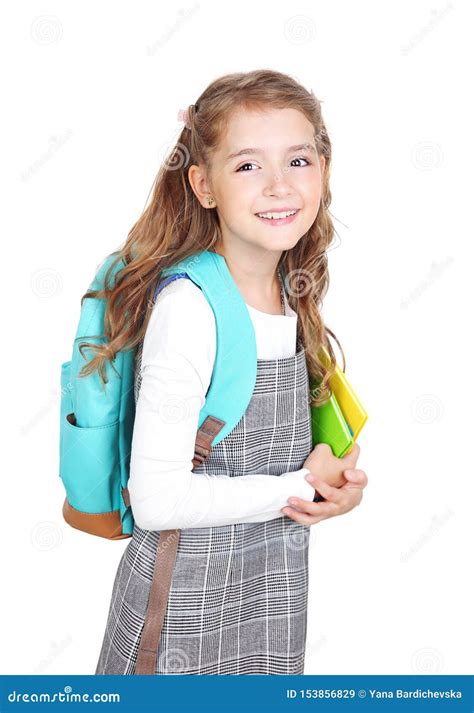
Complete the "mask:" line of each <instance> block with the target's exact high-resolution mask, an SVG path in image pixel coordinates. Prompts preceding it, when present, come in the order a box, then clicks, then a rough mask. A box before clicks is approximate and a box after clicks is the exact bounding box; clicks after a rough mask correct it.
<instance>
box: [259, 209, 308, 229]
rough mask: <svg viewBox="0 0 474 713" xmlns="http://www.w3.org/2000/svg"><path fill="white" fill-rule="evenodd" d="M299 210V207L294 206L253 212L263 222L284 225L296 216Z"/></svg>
mask: <svg viewBox="0 0 474 713" xmlns="http://www.w3.org/2000/svg"><path fill="white" fill-rule="evenodd" d="M300 210H301V209H300V208H294V209H293V210H285V211H267V212H265V213H255V216H256V217H257V218H259V219H260V220H262V221H263V222H264V223H268V224H272V225H285V224H286V223H291V222H292V221H293V220H294V219H295V218H296V216H297V215H298V213H299V212H300Z"/></svg>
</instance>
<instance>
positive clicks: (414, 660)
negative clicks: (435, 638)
mask: <svg viewBox="0 0 474 713" xmlns="http://www.w3.org/2000/svg"><path fill="white" fill-rule="evenodd" d="M443 666H444V661H443V656H442V654H441V652H440V651H438V649H431V648H429V647H426V648H423V649H418V650H417V651H415V652H414V654H413V656H412V657H411V667H412V669H413V670H414V671H415V673H421V674H436V673H440V671H442V669H443Z"/></svg>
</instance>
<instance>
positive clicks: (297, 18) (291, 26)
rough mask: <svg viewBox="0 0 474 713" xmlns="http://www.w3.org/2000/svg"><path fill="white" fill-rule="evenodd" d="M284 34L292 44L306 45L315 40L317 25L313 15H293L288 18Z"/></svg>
mask: <svg viewBox="0 0 474 713" xmlns="http://www.w3.org/2000/svg"><path fill="white" fill-rule="evenodd" d="M283 34H284V36H285V39H286V40H288V42H290V43H291V44H292V45H304V44H307V43H308V42H312V41H313V40H314V38H315V36H316V27H315V25H314V22H313V20H312V18H311V17H308V16H307V15H293V17H290V18H289V19H288V20H286V22H285V27H284V31H283Z"/></svg>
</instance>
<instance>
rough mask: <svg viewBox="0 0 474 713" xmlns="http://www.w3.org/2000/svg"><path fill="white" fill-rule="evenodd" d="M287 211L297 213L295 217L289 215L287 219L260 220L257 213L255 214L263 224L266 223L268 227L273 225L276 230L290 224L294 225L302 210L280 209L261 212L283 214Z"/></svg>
mask: <svg viewBox="0 0 474 713" xmlns="http://www.w3.org/2000/svg"><path fill="white" fill-rule="evenodd" d="M287 210H296V213H294V215H289V216H288V217H287V218H276V219H272V218H260V216H259V215H257V213H255V217H256V218H258V220H260V222H262V223H266V225H273V227H274V228H276V227H277V226H278V225H287V224H288V223H292V222H293V221H294V220H296V217H297V215H298V213H299V212H300V210H301V208H279V209H278V210H262V211H259V212H260V213H283V212H284V211H287Z"/></svg>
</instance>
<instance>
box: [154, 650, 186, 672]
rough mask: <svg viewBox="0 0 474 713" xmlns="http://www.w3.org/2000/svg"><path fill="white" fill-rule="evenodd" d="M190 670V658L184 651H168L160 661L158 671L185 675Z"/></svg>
mask: <svg viewBox="0 0 474 713" xmlns="http://www.w3.org/2000/svg"><path fill="white" fill-rule="evenodd" d="M187 668H189V657H188V655H187V654H186V652H185V651H184V650H183V649H179V648H175V649H172V648H170V649H167V650H166V651H164V652H163V653H162V654H161V656H160V657H159V659H158V671H157V673H160V669H161V670H163V671H166V672H167V673H183V672H184V671H186V669H187Z"/></svg>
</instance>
